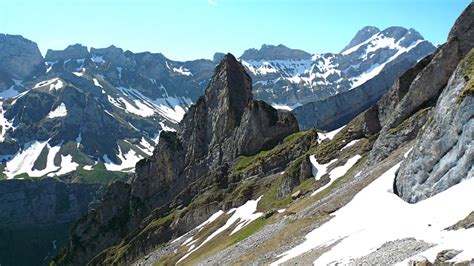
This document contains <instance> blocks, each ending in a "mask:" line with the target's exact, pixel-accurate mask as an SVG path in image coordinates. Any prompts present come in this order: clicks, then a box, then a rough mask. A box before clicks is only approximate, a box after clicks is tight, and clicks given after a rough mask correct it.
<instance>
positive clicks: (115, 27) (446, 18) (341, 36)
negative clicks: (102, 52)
mask: <svg viewBox="0 0 474 266" xmlns="http://www.w3.org/2000/svg"><path fill="white" fill-rule="evenodd" d="M470 2H471V0H15V1H11V0H0V33H8V34H16V35H18V34H19V35H22V36H24V37H25V38H27V39H30V40H32V41H35V42H36V43H37V44H38V46H39V48H40V50H41V52H42V53H43V55H44V54H45V52H46V51H47V49H64V48H66V47H67V46H68V45H70V44H75V43H81V44H83V45H86V46H88V47H95V48H102V47H107V46H110V45H112V44H113V45H115V46H118V47H121V48H123V49H124V50H131V51H133V52H143V51H150V52H161V53H163V54H164V55H165V56H166V57H168V58H170V59H172V60H191V59H198V58H212V56H213V54H214V53H215V52H231V53H233V54H234V55H236V56H240V55H241V54H242V53H243V51H244V50H246V49H248V48H260V47H261V45H262V44H275V45H277V44H284V45H286V46H288V47H290V48H297V49H302V50H305V51H307V52H310V53H325V52H339V51H340V50H341V49H342V48H343V47H344V46H346V45H347V44H348V43H349V41H350V40H351V39H352V37H353V36H354V35H355V34H356V32H357V31H358V30H359V29H361V28H362V27H364V26H367V25H371V26H376V27H378V28H380V29H384V28H387V27H390V26H403V27H406V28H414V29H416V30H417V31H419V32H420V33H421V34H422V35H423V36H424V37H425V38H426V39H428V40H429V41H431V42H433V43H434V44H441V43H444V42H445V41H446V37H447V35H448V33H449V30H450V28H451V26H452V25H453V23H454V21H455V20H456V18H457V17H458V16H459V15H460V14H461V12H462V10H463V9H464V8H465V7H466V6H467V5H468V4H469V3H470Z"/></svg>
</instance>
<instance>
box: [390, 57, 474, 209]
mask: <svg viewBox="0 0 474 266" xmlns="http://www.w3.org/2000/svg"><path fill="white" fill-rule="evenodd" d="M473 62H474V51H473V52H471V53H470V54H469V55H468V57H467V58H466V60H464V61H462V62H461V64H460V65H459V67H458V68H457V70H456V71H455V72H454V74H453V75H452V77H451V79H450V80H449V83H448V85H447V86H446V87H445V88H444V89H443V92H442V93H441V95H440V97H439V99H438V101H437V102H436V107H434V108H433V110H432V111H431V112H430V118H429V122H428V123H427V124H426V125H425V126H424V128H423V130H422V131H421V132H420V134H419V135H418V138H417V141H416V143H415V145H414V147H413V150H412V152H411V153H410V155H409V157H408V158H407V160H405V161H404V162H403V163H402V165H401V166H400V169H399V172H398V174H397V179H396V184H395V185H396V188H397V193H398V195H399V196H400V197H402V198H403V199H404V200H406V201H408V202H412V203H413V202H418V201H420V200H423V199H425V198H428V197H431V196H433V195H435V194H437V193H439V192H441V191H444V190H446V189H448V188H449V187H451V186H453V185H455V184H457V183H459V182H462V181H463V180H465V179H468V178H472V177H474V168H473V162H474V108H473V106H474V97H473V94H470V95H465V96H462V91H463V90H465V89H467V90H471V91H472V90H474V88H473V87H472V83H471V81H470V80H471V79H473V78H474V73H469V72H470V71H472V69H473V65H471V64H473ZM466 71H467V73H466ZM469 86H471V88H468V87H469Z"/></svg>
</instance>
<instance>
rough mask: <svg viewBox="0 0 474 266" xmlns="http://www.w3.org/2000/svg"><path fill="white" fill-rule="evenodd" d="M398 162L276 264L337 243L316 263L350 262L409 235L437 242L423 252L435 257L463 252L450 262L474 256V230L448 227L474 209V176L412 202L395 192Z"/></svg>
mask: <svg viewBox="0 0 474 266" xmlns="http://www.w3.org/2000/svg"><path fill="white" fill-rule="evenodd" d="M399 166H400V163H399V164H397V165H395V166H394V167H392V168H390V169H389V170H388V171H387V172H385V173H384V174H382V175H381V176H380V177H379V178H378V179H376V180H375V181H373V182H372V183H371V184H370V185H368V186H367V187H366V188H364V189H363V190H362V191H361V192H359V193H358V194H357V195H356V196H355V197H354V198H353V199H352V201H351V202H349V203H348V204H347V205H346V206H344V207H342V208H341V209H339V210H338V211H336V212H335V213H334V215H335V217H334V218H333V219H331V220H330V221H328V222H327V223H325V224H323V225H322V226H321V227H319V228H317V229H315V230H313V231H312V232H310V233H309V234H308V235H306V237H305V238H306V241H305V242H303V243H302V244H300V245H299V246H296V247H294V248H293V249H291V250H289V251H287V252H285V253H283V254H282V257H280V259H279V260H278V261H276V262H275V263H273V265H277V264H280V263H283V262H285V261H287V260H289V259H291V258H294V257H296V256H298V255H300V254H303V253H305V252H307V251H310V250H311V249H313V248H317V247H325V246H326V247H327V246H329V245H332V244H335V243H336V242H337V241H340V243H339V244H337V245H335V246H334V247H332V248H331V250H329V251H328V252H326V253H324V254H323V255H322V256H321V257H319V258H318V259H317V260H316V261H315V262H314V264H315V265H327V264H336V263H340V264H343V265H345V264H350V263H351V261H352V260H353V259H355V258H359V257H362V256H365V255H367V254H369V253H371V252H373V251H375V250H376V249H377V248H379V247H380V246H382V245H383V244H384V243H385V242H387V241H394V240H397V239H403V238H409V237H413V238H415V239H417V240H424V241H426V242H428V243H434V244H436V246H434V247H432V248H430V249H428V250H427V251H425V252H422V253H421V254H419V255H422V256H425V257H426V258H428V259H429V260H430V261H434V259H435V258H436V254H437V253H438V252H440V251H442V250H445V249H459V250H463V252H462V253H460V254H459V255H457V256H456V257H454V259H453V260H451V261H465V260H470V259H471V258H472V254H474V229H473V228H471V229H461V230H456V231H447V230H444V228H446V227H448V226H451V225H453V224H455V223H456V222H458V221H459V220H462V219H464V218H465V217H466V216H467V215H468V214H469V213H470V212H471V211H472V202H474V194H473V193H472V191H473V190H474V179H468V180H465V181H463V182H461V183H459V184H457V185H455V186H453V187H451V188H449V189H448V190H446V191H443V192H441V193H439V194H437V195H435V196H433V197H431V198H428V199H426V200H423V201H421V202H418V203H416V204H409V203H407V202H405V201H403V200H402V199H400V198H399V197H398V196H397V195H395V194H393V193H392V192H391V189H392V186H393V180H394V178H395V173H396V171H397V169H398V168H399ZM453 206H455V207H453ZM405 265H406V264H405Z"/></svg>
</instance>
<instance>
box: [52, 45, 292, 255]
mask: <svg viewBox="0 0 474 266" xmlns="http://www.w3.org/2000/svg"><path fill="white" fill-rule="evenodd" d="M296 131H298V125H297V122H296V119H295V118H294V116H293V115H291V113H289V112H287V111H277V110H275V109H273V108H272V107H270V106H269V105H267V104H266V103H264V102H261V101H254V100H252V86H251V79H250V77H249V76H248V75H247V73H246V72H245V71H244V68H243V66H242V65H240V64H239V63H238V62H237V61H236V59H235V58H234V57H233V56H232V55H230V54H227V55H226V56H225V57H224V58H223V60H222V62H221V63H220V64H219V65H218V66H217V67H216V71H215V74H214V76H213V78H212V79H211V81H210V83H209V86H208V88H207V89H206V92H205V95H204V96H203V97H201V98H200V99H199V100H198V101H197V103H196V104H195V105H193V106H191V108H190V109H189V111H188V112H187V114H186V115H185V117H184V119H183V121H182V122H181V123H180V126H179V129H178V131H177V132H170V131H164V132H162V133H161V136H160V140H159V143H158V145H157V147H156V149H155V151H154V153H153V156H151V157H149V158H147V159H144V160H142V161H140V162H139V163H138V164H137V171H136V174H135V175H134V176H133V178H132V179H131V181H130V184H123V183H114V184H112V186H111V187H109V189H108V191H107V192H106V195H105V197H104V199H103V201H102V204H101V206H100V207H99V208H98V209H97V210H95V211H92V212H90V213H89V214H88V215H87V216H86V217H84V218H83V219H81V220H80V221H79V222H78V224H76V226H75V227H74V229H73V232H72V239H71V242H70V243H69V245H68V246H67V248H66V249H65V251H64V253H63V254H62V255H61V256H60V257H59V259H58V260H59V261H58V262H59V263H60V264H63V263H73V264H83V263H85V262H88V261H89V260H91V259H92V258H94V256H96V255H97V254H99V255H97V256H96V257H95V258H94V259H93V263H94V264H95V263H99V264H100V263H118V262H122V263H123V262H125V261H129V260H131V259H134V258H136V256H137V255H139V254H141V253H142V252H143V251H145V250H149V249H150V248H152V247H153V246H154V245H157V244H160V243H163V242H165V241H166V240H169V239H170V237H171V236H172V235H174V234H175V232H173V230H186V228H192V227H194V226H196V225H198V224H199V223H201V222H202V221H204V219H206V215H208V214H210V212H212V211H213V210H214V209H216V208H219V206H215V205H211V206H208V207H205V208H204V209H202V207H203V206H200V205H196V204H195V205H194V206H191V205H190V203H191V200H192V199H193V198H196V197H199V196H203V195H205V194H207V193H212V194H213V195H212V196H213V197H219V195H226V194H227V193H228V192H229V191H232V190H234V189H235V184H236V183H238V182H239V181H240V179H241V178H242V177H240V176H233V177H232V178H230V177H229V176H228V170H229V164H230V163H233V162H234V160H235V159H237V158H238V157H239V156H243V155H246V156H250V155H254V154H255V153H257V152H258V151H260V150H262V149H263V148H270V147H273V146H275V145H276V144H277V143H279V142H280V141H282V140H283V138H284V137H286V136H288V135H290V134H291V133H294V132H296ZM215 190H217V191H219V190H221V192H220V193H215ZM234 200H235V199H234ZM241 200H242V199H241ZM228 204H230V205H233V203H228ZM184 206H187V208H184V209H182V208H183V207H184ZM179 209H181V210H179ZM177 210H179V211H178V212H177ZM178 213H179V217H182V218H183V219H179V218H178V217H176V218H177V220H176V223H175V224H174V226H173V229H172V228H170V227H169V225H170V222H172V221H173V219H174V217H175V215H178ZM180 228H181V229H180ZM122 238H124V239H125V240H124V241H125V242H120V241H121V240H122ZM94 239H95V240H94ZM146 239H150V241H146ZM107 248H108V249H107ZM125 254H130V255H126V256H124V255H125Z"/></svg>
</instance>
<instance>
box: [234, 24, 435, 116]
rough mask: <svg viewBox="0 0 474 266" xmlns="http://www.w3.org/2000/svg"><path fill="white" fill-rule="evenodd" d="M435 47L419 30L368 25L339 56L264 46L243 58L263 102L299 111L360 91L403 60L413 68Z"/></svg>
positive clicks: (256, 93) (257, 93)
mask: <svg viewBox="0 0 474 266" xmlns="http://www.w3.org/2000/svg"><path fill="white" fill-rule="evenodd" d="M434 49H435V47H434V46H433V45H432V44H431V43H430V42H429V41H426V40H424V39H423V37H422V36H421V35H420V34H419V33H418V32H417V31H416V30H414V29H405V28H402V27H390V28H387V29H385V30H383V31H380V30H379V29H377V28H375V27H365V28H363V29H362V30H361V31H359V32H358V33H357V34H356V36H355V37H354V38H353V39H352V40H351V42H350V43H349V45H348V46H346V47H345V48H344V49H343V50H342V52H341V53H338V54H332V53H326V54H313V55H311V54H309V53H306V52H304V51H301V50H295V49H290V48H288V47H285V46H283V45H278V46H272V45H263V46H262V48H261V49H260V50H256V49H250V50H247V51H245V52H244V54H243V55H242V56H241V58H240V59H241V61H242V63H243V64H244V66H245V67H246V70H247V72H249V73H250V75H251V76H252V79H253V85H254V94H255V97H256V98H257V99H261V100H264V101H267V102H270V103H272V104H274V106H277V107H278V106H280V107H281V108H289V109H293V108H294V107H296V106H299V105H302V104H305V103H308V102H313V101H318V100H323V99H325V98H328V97H330V96H333V95H336V94H338V93H341V92H346V91H349V90H351V89H353V88H356V87H358V86H360V85H362V84H364V83H365V82H367V81H368V80H370V79H372V78H374V77H375V76H377V75H378V74H379V73H381V72H382V71H384V70H385V69H386V68H387V67H388V66H389V65H393V64H396V63H398V62H400V61H402V60H409V61H410V63H411V65H413V64H414V63H416V62H417V61H418V60H420V59H421V58H423V57H425V56H426V55H428V54H431V53H432V52H433V51H434ZM411 65H408V66H406V67H405V69H403V70H402V71H401V72H400V73H399V74H401V73H403V72H404V71H405V70H407V68H409V67H410V66H411ZM394 78H396V77H394ZM390 85H391V84H389V86H390ZM387 89H388V88H385V91H386V90H387Z"/></svg>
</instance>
